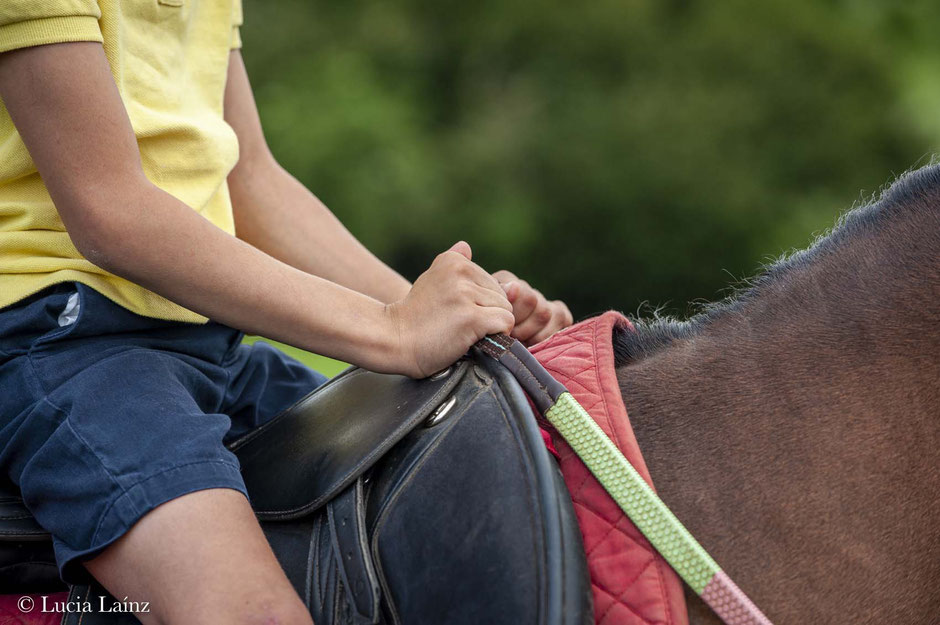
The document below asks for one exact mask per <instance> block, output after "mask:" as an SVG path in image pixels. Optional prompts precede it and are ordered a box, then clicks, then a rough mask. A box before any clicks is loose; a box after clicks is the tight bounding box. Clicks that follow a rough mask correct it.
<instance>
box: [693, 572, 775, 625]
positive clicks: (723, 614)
mask: <svg viewBox="0 0 940 625" xmlns="http://www.w3.org/2000/svg"><path fill="white" fill-rule="evenodd" d="M701 597H702V600H703V601H704V602H705V603H707V604H708V607H710V608H711V609H712V610H714V611H715V614H717V615H718V616H719V617H720V618H721V620H722V621H724V622H725V623H727V625H772V624H771V622H770V620H769V619H768V618H767V617H766V616H764V613H763V612H761V611H760V609H759V608H758V607H757V606H756V605H754V602H753V601H751V600H750V599H749V598H748V596H747V595H745V594H744V591H742V590H741V589H740V588H738V585H737V584H735V583H734V582H733V581H731V578H730V577H728V575H727V574H726V573H725V572H724V571H718V572H717V573H715V576H714V577H712V578H711V580H709V582H708V584H706V585H705V588H704V590H702V594H701Z"/></svg>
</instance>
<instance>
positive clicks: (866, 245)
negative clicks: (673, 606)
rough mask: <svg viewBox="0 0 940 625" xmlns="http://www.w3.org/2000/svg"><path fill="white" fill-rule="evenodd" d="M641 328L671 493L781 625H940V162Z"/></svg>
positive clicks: (645, 397)
mask: <svg viewBox="0 0 940 625" xmlns="http://www.w3.org/2000/svg"><path fill="white" fill-rule="evenodd" d="M636 329H637V332H636V333H627V332H623V333H619V332H618V333H617V335H616V336H615V337H614V345H615V349H616V352H617V361H618V368H617V373H618V378H619V381H620V386H621V390H622V392H623V398H624V403H625V404H626V406H627V410H628V411H629V413H630V417H631V421H632V423H633V427H634V429H635V431H636V436H637V439H638V441H639V444H640V449H642V451H643V454H644V456H645V458H646V461H647V463H648V465H649V469H650V473H651V474H652V476H653V480H654V481H655V483H656V486H657V489H658V490H659V493H660V495H661V496H662V498H663V500H664V501H665V502H666V503H667V504H668V505H669V506H670V507H671V508H672V509H673V510H674V511H675V513H676V515H677V516H678V517H679V518H680V519H681V520H682V521H683V522H684V523H685V524H686V525H687V527H688V528H689V529H690V530H691V532H692V534H693V535H695V536H696V537H697V538H698V540H699V541H700V542H701V543H702V544H703V545H704V546H705V548H706V549H708V550H709V551H710V552H711V553H712V555H713V556H714V557H715V559H716V560H717V561H718V563H719V564H720V565H721V566H722V567H723V568H724V569H725V570H726V571H728V573H729V575H731V577H732V578H734V579H735V581H737V582H738V584H739V585H740V586H741V588H742V589H743V590H744V591H745V592H746V593H748V595H750V597H751V598H752V599H754V601H755V603H757V604H758V605H759V606H760V607H761V608H762V609H763V610H764V612H765V613H766V614H767V615H768V616H769V617H770V619H771V620H772V621H774V622H775V623H776V624H777V625H785V624H789V623H825V624H829V623H833V624H835V623H838V624H848V623H853V624H855V623H899V624H900V623H904V624H928V623H930V624H934V625H936V624H937V623H940V166H937V165H933V166H929V167H925V168H923V169H920V170H918V171H915V172H913V173H909V174H906V175H904V176H903V177H901V178H900V179H899V180H898V181H897V182H895V183H894V184H893V185H892V186H891V187H890V188H889V189H887V190H886V191H885V192H884V193H883V194H882V196H881V197H880V199H878V200H877V201H874V202H872V203H871V204H869V205H866V206H864V207H861V208H857V209H855V210H852V211H850V212H849V213H847V214H846V215H845V216H844V217H843V218H842V220H841V221H840V223H839V224H838V225H837V226H836V227H835V228H834V229H833V231H832V232H831V233H830V234H829V235H828V236H826V237H824V238H821V239H820V240H818V241H817V242H816V243H815V244H814V245H813V246H812V247H810V248H809V249H807V250H805V251H801V252H799V253H797V254H794V255H793V256H791V257H789V258H787V259H786V260H783V261H780V262H778V263H776V264H774V265H772V266H771V267H769V268H768V269H767V270H766V271H765V272H764V273H763V275H761V276H760V277H758V278H757V279H756V280H754V281H753V282H752V283H751V284H750V285H749V286H748V288H746V289H745V290H743V291H742V292H741V293H739V294H737V295H736V296H734V297H732V298H730V299H728V300H726V301H725V302H722V303H720V304H717V305H714V306H712V307H709V308H708V309H707V310H705V311H704V312H702V313H701V314H699V315H698V316H696V317H693V318H692V319H689V320H687V321H681V322H680V321H674V320H667V319H655V320H652V321H646V322H638V323H637V324H636ZM688 600H689V611H690V620H691V622H692V623H693V624H694V625H701V624H711V623H718V622H719V621H717V619H716V618H715V617H714V616H713V615H712V614H711V613H710V612H709V611H708V608H707V607H706V606H705V605H704V604H703V603H702V602H701V601H700V600H699V599H698V598H697V597H695V596H693V595H691V594H689V596H688Z"/></svg>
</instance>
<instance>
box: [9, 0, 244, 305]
mask: <svg viewBox="0 0 940 625" xmlns="http://www.w3.org/2000/svg"><path fill="white" fill-rule="evenodd" d="M240 25H241V0H97V2H96V1H95V0H0V53H2V52H6V51H8V50H14V49H17V48H25V47H30V46H39V45H44V44H50V43H59V42H67V41H97V42H101V44H102V45H103V46H104V51H105V54H106V56H107V58H108V62H109V63H110V64H111V73H112V75H113V76H114V81H115V83H116V84H117V87H118V90H119V91H120V93H121V98H122V99H123V101H124V106H125V108H127V113H128V115H129V116H130V120H131V124H132V126H133V128H134V133H135V134H136V136H137V144H138V146H139V147H140V155H141V161H142V163H143V167H144V173H146V175H147V177H148V178H149V179H150V181H151V182H153V183H154V184H156V185H157V186H159V187H160V188H161V189H163V190H165V191H167V192H168V193H171V194H172V195H174V196H175V197H177V198H178V199H180V200H181V201H183V202H184V203H186V204H187V205H189V206H191V207H192V208H193V210H195V211H197V212H198V213H199V214H200V215H202V216H203V217H205V218H206V219H208V220H209V221H211V222H212V223H214V224H215V225H216V226H218V227H220V228H222V229H223V230H225V231H226V232H229V233H231V234H234V232H235V226H234V220H233V218H232V205H231V201H230V199H229V193H228V186H227V184H226V176H227V175H228V173H229V171H231V169H232V167H234V165H235V163H236V161H237V160H238V141H237V139H236V137H235V133H234V131H233V130H232V128H231V127H230V126H229V125H228V124H227V123H226V122H225V120H224V119H223V116H222V101H223V94H224V90H225V78H226V74H227V71H228V57H229V51H230V50H231V49H232V48H238V47H240V46H241V40H240V38H239V34H238V27H239V26H240ZM76 71H81V68H76ZM181 262H185V261H184V260H183V259H181ZM73 280H74V281H77V282H82V283H84V284H87V285H88V286H90V287H92V288H93V289H95V290H96V291H99V292H100V293H102V294H103V295H105V296H106V297H108V298H110V299H111V300H113V301H115V302H117V303H118V304H120V305H121V306H123V307H125V308H127V309H129V310H132V311H134V312H136V313H138V314H141V315H145V316H148V317H158V318H161V319H171V320H176V321H189V322H197V323H201V322H204V321H205V320H206V319H205V317H203V316H201V315H198V314H196V313H194V312H192V311H190V310H187V309H186V308H183V307H181V306H178V305H177V304H174V303H173V302H171V301H169V300H167V299H165V298H163V297H161V296H159V295H157V294H156V293H153V292H151V291H148V290H147V289H144V288H143V287H141V286H138V285H136V284H133V283H131V282H128V281H127V280H124V279H122V278H119V277H117V276H115V275H113V274H110V273H108V272H107V271H104V270H103V269H101V268H99V267H96V266H95V265H93V264H92V263H90V262H88V261H87V260H85V258H83V257H82V255H81V254H80V253H79V252H78V250H76V249H75V246H74V245H73V244H72V241H71V239H69V235H68V233H67V232H66V231H65V226H64V225H63V224H62V220H61V219H60V218H59V214H58V212H57V211H56V208H55V206H54V205H53V203H52V199H51V198H50V197H49V193H48V192H47V191H46V187H45V185H44V184H43V182H42V179H41V178H40V177H39V173H38V172H37V171H36V166H35V165H34V164H33V161H32V159H31V158H30V156H29V152H28V151H27V150H26V146H25V145H24V144H23V141H22V139H21V138H20V136H19V133H18V132H17V131H16V128H15V127H14V126H13V122H12V120H11V119H10V115H9V113H8V112H7V110H6V107H5V106H3V103H2V101H0V308H2V307H4V306H8V305H10V304H12V303H14V302H17V301H19V300H21V299H23V298H24V297H27V296H29V295H31V294H33V293H35V292H37V291H39V290H40V289H43V288H44V287H47V286H49V285H52V284H56V283H59V282H65V281H73Z"/></svg>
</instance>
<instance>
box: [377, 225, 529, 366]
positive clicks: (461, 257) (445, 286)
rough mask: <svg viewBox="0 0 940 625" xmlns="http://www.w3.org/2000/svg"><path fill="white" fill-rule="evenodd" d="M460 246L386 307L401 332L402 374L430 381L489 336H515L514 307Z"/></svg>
mask: <svg viewBox="0 0 940 625" xmlns="http://www.w3.org/2000/svg"><path fill="white" fill-rule="evenodd" d="M470 256H471V251H470V246H469V245H467V244H466V243H465V242H463V241H460V242H459V243H456V244H454V246H453V247H451V248H450V249H449V250H447V251H446V252H444V253H443V254H440V255H438V257H437V258H435V259H434V262H433V263H431V267H430V268H429V269H428V270H427V271H425V272H424V273H423V274H421V275H420V276H419V277H418V279H417V280H415V283H414V286H412V287H411V290H410V291H409V292H408V295H407V296H405V298H404V299H402V300H401V301H399V302H396V303H394V304H390V305H389V306H388V307H387V310H388V312H389V314H390V315H391V317H392V320H393V324H392V325H393V328H394V330H393V331H397V332H398V344H399V347H400V348H399V349H398V350H396V352H397V354H398V355H400V357H401V358H402V362H401V363H399V365H400V366H397V367H395V368H396V369H398V370H399V371H401V372H402V373H405V374H407V375H410V376H411V377H414V378H423V377H427V376H429V375H431V374H433V373H435V372H437V371H439V370H441V369H443V368H444V367H447V366H448V365H450V364H452V363H453V362H454V361H455V360H457V359H458V358H460V357H461V356H463V355H464V354H465V353H466V352H467V350H468V349H470V346H471V345H473V344H474V343H476V342H477V341H478V340H480V339H481V338H483V337H484V336H486V335H487V334H497V333H499V332H505V333H507V334H508V333H509V332H511V331H512V327H513V321H514V317H513V314H512V304H510V303H509V300H508V299H506V294H505V292H504V291H503V289H502V288H501V287H500V285H499V283H498V282H497V281H496V279H495V278H494V277H493V276H491V275H490V274H488V273H487V272H486V271H484V270H483V269H482V268H480V266H479V265H477V264H475V263H473V262H472V261H471V260H470Z"/></svg>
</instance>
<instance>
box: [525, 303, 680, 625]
mask: <svg viewBox="0 0 940 625" xmlns="http://www.w3.org/2000/svg"><path fill="white" fill-rule="evenodd" d="M629 323H630V322H629V321H627V319H626V318H625V317H624V316H623V315H621V314H619V313H616V312H607V313H604V314H603V315H601V316H599V317H594V318H592V319H588V320H587V321H583V322H581V323H579V324H576V325H573V326H571V327H569V328H566V329H565V330H563V331H561V332H559V333H557V334H555V335H554V336H552V337H551V338H550V339H548V340H546V341H543V342H542V343H539V344H538V345H536V346H535V347H533V348H532V349H531V352H532V353H533V355H535V357H536V358H537V359H538V361H539V362H540V363H542V365H543V366H544V367H545V368H546V369H547V370H548V371H549V373H551V374H552V375H553V376H555V378H556V379H557V380H558V381H559V382H561V383H562V384H564V385H565V386H566V387H567V388H568V390H569V391H570V392H571V393H572V395H574V396H575V398H577V400H578V402H579V403H580V404H581V405H582V406H583V407H584V409H585V410H587V412H588V413H589V414H590V415H591V417H592V418H593V419H594V421H595V422H596V423H597V424H598V425H599V426H600V427H601V429H602V430H604V432H605V433H606V434H607V435H608V436H609V437H610V438H611V440H613V442H614V443H615V444H616V445H617V447H618V448H619V449H620V450H621V451H622V452H623V454H624V456H626V458H627V460H629V461H630V464H632V465H633V467H634V468H635V469H636V470H637V472H638V473H639V474H640V475H641V476H642V477H643V479H644V480H646V482H647V483H648V484H650V485H652V480H651V479H650V475H649V470H648V469H647V467H646V463H645V462H643V457H642V455H641V454H640V450H639V446H638V445H637V442H636V437H635V436H634V435H633V429H632V428H631V427H630V422H629V419H628V418H627V411H626V408H625V407H624V405H623V399H622V398H621V395H620V389H619V387H618V386H617V380H616V375H615V372H614V355H613V345H612V342H611V332H612V331H613V327H614V325H618V324H620V325H626V326H629ZM550 434H551V437H552V441H553V442H554V444H555V448H556V450H557V451H558V455H559V459H560V460H559V461H560V465H561V472H562V475H563V476H564V479H565V483H566V484H567V486H568V490H569V491H570V492H571V497H572V500H573V501H574V505H575V513H576V514H577V517H578V523H579V525H580V527H581V535H582V537H583V539H584V547H585V551H586V552H587V559H588V570H589V573H590V576H591V589H592V592H593V595H594V622H595V624H596V625H644V624H645V625H687V624H688V614H687V610H686V606H685V598H684V596H683V594H682V586H681V582H680V581H679V578H678V576H676V574H675V572H674V571H673V570H672V569H671V568H670V567H669V565H667V564H666V563H665V561H664V560H663V558H662V556H660V555H659V554H658V553H656V551H655V550H654V549H653V548H652V546H651V545H650V544H649V542H648V541H647V540H646V539H645V538H644V537H643V535H642V534H640V532H639V531H638V530H637V529H636V527H635V526H634V525H633V524H632V523H631V522H630V520H629V519H628V518H627V517H626V515H624V513H623V511H621V510H620V508H619V506H618V505H617V504H616V502H614V500H613V499H611V497H610V496H609V495H608V494H607V492H606V491H605V490H604V488H603V486H601V484H600V483H599V482H598V481H597V480H596V479H595V478H594V476H593V475H591V473H590V471H588V469H587V467H585V466H584V463H583V462H581V459H580V458H578V456H577V455H576V454H575V453H574V451H573V450H572V449H571V447H570V446H569V445H568V444H567V443H566V442H565V440H564V439H563V438H561V436H559V435H558V433H557V432H554V431H552V432H550Z"/></svg>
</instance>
